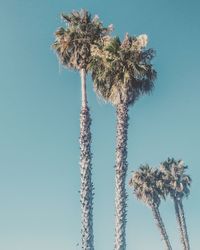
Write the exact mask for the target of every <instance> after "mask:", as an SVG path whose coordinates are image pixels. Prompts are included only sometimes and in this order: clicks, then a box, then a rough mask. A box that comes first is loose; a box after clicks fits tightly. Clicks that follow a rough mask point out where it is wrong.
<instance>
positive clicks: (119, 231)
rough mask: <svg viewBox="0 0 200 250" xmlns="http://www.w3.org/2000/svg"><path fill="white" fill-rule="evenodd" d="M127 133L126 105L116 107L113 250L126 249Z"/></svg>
mask: <svg viewBox="0 0 200 250" xmlns="http://www.w3.org/2000/svg"><path fill="white" fill-rule="evenodd" d="M127 133H128V105H127V104H119V105H118V106H117V145H116V166H115V245H114V249H115V250H125V249H126V231H125V230H126V222H127V220H126V215H127V209H126V208H127V192H126V187H125V185H126V175H127V168H128V164H127Z"/></svg>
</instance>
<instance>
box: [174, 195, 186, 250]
mask: <svg viewBox="0 0 200 250" xmlns="http://www.w3.org/2000/svg"><path fill="white" fill-rule="evenodd" d="M174 208H175V214H176V220H177V224H178V229H179V233H180V238H181V243H182V245H183V249H184V250H187V247H186V244H185V239H184V233H183V229H182V223H181V217H180V212H179V205H178V201H177V200H176V199H175V198H174Z"/></svg>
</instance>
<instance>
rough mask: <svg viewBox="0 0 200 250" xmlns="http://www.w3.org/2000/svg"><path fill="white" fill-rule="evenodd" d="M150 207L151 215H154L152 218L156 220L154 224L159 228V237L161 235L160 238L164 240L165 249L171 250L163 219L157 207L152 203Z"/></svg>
mask: <svg viewBox="0 0 200 250" xmlns="http://www.w3.org/2000/svg"><path fill="white" fill-rule="evenodd" d="M151 209H152V212H153V217H154V219H155V221H156V224H157V226H158V229H159V231H160V233H161V237H162V239H163V240H164V242H165V248H166V249H167V250H171V249H172V247H171V244H170V241H169V237H168V235H167V232H166V229H165V225H164V223H163V220H162V218H161V215H160V212H159V209H158V207H157V206H155V205H152V206H151Z"/></svg>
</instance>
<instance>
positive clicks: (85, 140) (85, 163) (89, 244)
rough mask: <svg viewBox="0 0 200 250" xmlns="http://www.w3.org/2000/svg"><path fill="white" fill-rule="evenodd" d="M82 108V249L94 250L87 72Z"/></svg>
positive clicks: (83, 74)
mask: <svg viewBox="0 0 200 250" xmlns="http://www.w3.org/2000/svg"><path fill="white" fill-rule="evenodd" d="M80 74H81V89H82V107H81V113H80V172H81V190H80V201H81V222H82V228H81V237H82V249H83V250H94V236H93V183H92V164H91V158H92V154H91V132H90V124H91V119H90V113H89V108H88V107H87V98H86V72H85V70H84V69H82V70H81V72H80Z"/></svg>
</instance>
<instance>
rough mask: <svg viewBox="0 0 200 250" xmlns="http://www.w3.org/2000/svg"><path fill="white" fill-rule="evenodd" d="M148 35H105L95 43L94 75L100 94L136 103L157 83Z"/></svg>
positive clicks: (115, 100) (96, 87)
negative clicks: (123, 36) (101, 40)
mask: <svg viewBox="0 0 200 250" xmlns="http://www.w3.org/2000/svg"><path fill="white" fill-rule="evenodd" d="M147 40H148V39H147V36H146V35H140V36H138V37H132V36H129V35H128V34H126V36H125V38H124V40H123V41H122V42H121V41H120V39H119V38H118V37H115V38H111V37H109V36H105V37H104V38H103V44H102V46H96V45H94V46H92V56H93V62H92V68H93V71H92V78H93V80H94V88H95V90H96V92H97V94H98V95H99V96H100V97H102V98H103V99H104V100H106V101H109V102H111V103H112V104H114V105H118V104H120V103H126V104H133V103H134V102H135V100H136V99H137V98H138V97H139V96H140V95H141V94H143V93H149V92H150V91H151V90H152V88H153V86H154V83H153V81H154V79H155V77H156V72H155V70H154V69H153V67H152V64H151V62H150V61H151V59H152V58H153V57H154V50H153V49H148V50H144V48H145V47H146V45H147Z"/></svg>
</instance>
